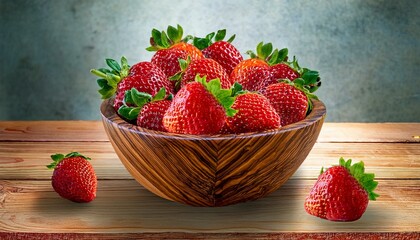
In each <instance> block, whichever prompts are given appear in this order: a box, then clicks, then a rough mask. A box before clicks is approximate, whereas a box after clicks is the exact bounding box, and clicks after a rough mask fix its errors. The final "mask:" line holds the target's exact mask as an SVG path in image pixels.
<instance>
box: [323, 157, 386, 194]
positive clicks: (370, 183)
mask: <svg viewBox="0 0 420 240" xmlns="http://www.w3.org/2000/svg"><path fill="white" fill-rule="evenodd" d="M351 162H352V160H351V159H348V160H347V161H346V160H345V159H344V158H342V157H341V158H340V160H339V166H342V167H344V168H346V169H347V171H348V172H349V173H350V174H351V175H352V176H353V177H354V178H355V179H356V180H357V182H359V184H360V185H361V186H362V187H363V188H364V189H365V190H366V192H367V194H368V196H369V200H376V198H377V197H379V195H378V194H376V193H375V192H373V191H374V190H375V189H376V187H377V186H378V182H377V181H375V180H374V178H375V174H374V173H365V164H364V163H363V161H360V162H358V163H355V164H353V165H352V164H351ZM322 173H323V171H322V170H321V174H322Z"/></svg>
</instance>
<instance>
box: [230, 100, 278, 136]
mask: <svg viewBox="0 0 420 240" xmlns="http://www.w3.org/2000/svg"><path fill="white" fill-rule="evenodd" d="M232 108H233V109H235V110H237V111H238V112H237V113H236V114H235V115H234V116H233V117H228V119H227V120H226V122H227V125H228V126H229V128H230V129H231V130H232V131H233V132H234V133H245V132H258V131H265V130H269V129H274V128H279V127H280V117H279V115H278V114H277V113H276V111H275V110H274V108H273V107H272V106H271V105H270V102H269V101H268V99H267V98H266V97H264V96H263V95H261V94H259V93H252V92H245V93H242V94H239V95H238V96H237V97H236V99H235V102H234V104H233V105H232Z"/></svg>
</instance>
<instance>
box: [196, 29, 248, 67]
mask: <svg viewBox="0 0 420 240" xmlns="http://www.w3.org/2000/svg"><path fill="white" fill-rule="evenodd" d="M225 36H226V29H222V30H219V31H217V33H216V34H215V33H214V32H212V33H210V34H208V35H207V36H206V37H205V38H194V45H195V46H196V47H197V48H198V49H201V50H202V52H203V54H204V56H205V57H207V58H211V59H213V60H215V61H216V62H218V63H219V64H220V65H221V66H222V67H223V68H224V69H225V70H226V73H227V74H230V73H231V72H232V70H233V69H234V68H235V67H236V65H238V63H240V62H241V61H242V60H243V57H242V55H241V53H240V52H239V51H238V49H236V48H235V46H233V45H232V41H233V40H234V39H235V35H233V36H232V37H230V38H229V39H228V40H227V41H223V39H224V38H225ZM213 37H214V42H213Z"/></svg>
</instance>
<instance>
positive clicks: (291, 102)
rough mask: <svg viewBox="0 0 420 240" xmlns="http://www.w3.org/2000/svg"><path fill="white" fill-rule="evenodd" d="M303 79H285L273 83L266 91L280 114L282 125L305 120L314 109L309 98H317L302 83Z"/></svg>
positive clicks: (265, 93) (266, 94)
mask: <svg viewBox="0 0 420 240" xmlns="http://www.w3.org/2000/svg"><path fill="white" fill-rule="evenodd" d="M302 81H303V79H300V80H295V81H294V82H291V81H289V80H285V81H283V82H279V83H276V84H271V85H270V86H268V87H267V88H266V89H265V91H264V95H265V96H266V97H267V98H268V100H269V101H270V103H271V105H272V106H273V107H274V109H275V110H276V112H277V113H278V114H279V115H280V118H281V125H282V126H286V125H289V124H292V123H295V122H298V121H301V120H303V119H304V118H305V117H306V115H307V113H309V112H310V110H311V109H312V102H311V101H310V100H309V99H310V98H311V99H312V98H313V99H317V97H316V96H315V95H313V94H311V93H309V91H308V90H307V89H305V88H304V87H302V85H300V83H301V82H302Z"/></svg>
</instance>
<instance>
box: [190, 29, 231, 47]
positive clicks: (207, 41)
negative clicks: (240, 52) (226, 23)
mask: <svg viewBox="0 0 420 240" xmlns="http://www.w3.org/2000/svg"><path fill="white" fill-rule="evenodd" d="M225 36H226V29H220V30H218V31H217V32H216V33H215V32H211V33H209V34H207V35H206V36H205V37H204V38H199V37H194V38H193V45H194V46H195V47H197V48H198V49H200V50H203V49H205V48H207V47H209V46H210V45H212V44H213V43H215V42H218V41H223V39H224V38H225ZM235 37H236V35H235V34H233V35H232V36H231V37H230V38H229V39H228V40H226V42H228V43H232V41H233V40H234V39H235Z"/></svg>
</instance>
